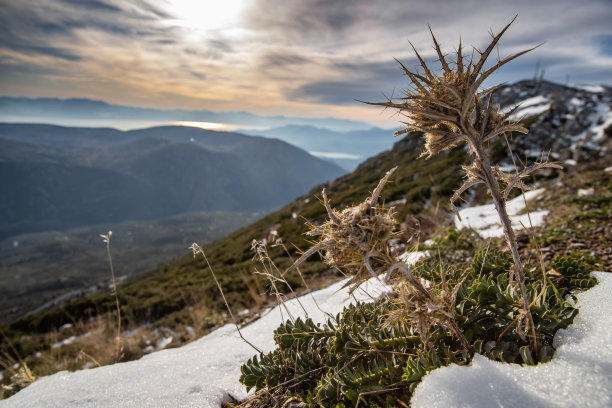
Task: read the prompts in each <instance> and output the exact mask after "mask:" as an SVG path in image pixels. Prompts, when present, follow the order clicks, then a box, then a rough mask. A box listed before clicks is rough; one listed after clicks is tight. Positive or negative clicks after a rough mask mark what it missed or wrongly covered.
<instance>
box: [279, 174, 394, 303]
mask: <svg viewBox="0 0 612 408" xmlns="http://www.w3.org/2000/svg"><path fill="white" fill-rule="evenodd" d="M395 169H396V168H393V169H391V170H390V171H388V172H387V174H386V175H385V176H384V177H383V179H382V180H381V181H380V182H379V184H378V186H377V187H376V189H375V190H374V192H373V193H372V195H371V196H370V197H368V198H367V199H366V200H365V201H364V202H362V203H360V204H358V205H355V206H353V207H348V208H345V209H344V210H343V211H341V212H338V211H336V210H334V209H332V208H331V206H330V204H329V200H328V198H327V194H326V192H325V189H324V190H323V191H322V195H323V203H324V205H325V208H326V210H327V214H328V215H329V219H328V220H327V221H325V222H324V223H322V224H320V225H316V224H308V226H309V227H310V231H308V232H307V235H310V236H317V237H319V241H318V243H316V244H315V245H314V246H313V247H312V248H310V249H309V250H308V251H306V252H305V253H304V254H303V255H302V256H301V257H300V258H299V259H298V260H297V261H296V262H295V263H294V264H293V265H292V266H291V268H290V269H292V268H295V267H297V266H298V265H299V264H301V263H302V262H303V261H305V260H306V258H308V257H309V256H310V255H312V254H314V253H315V252H318V251H324V256H323V259H324V261H325V262H326V263H327V264H328V265H330V266H332V267H334V268H338V269H339V270H341V271H343V272H345V273H346V274H347V275H349V276H350V277H351V279H350V280H349V281H348V283H347V284H346V286H350V290H351V291H353V290H354V289H356V288H357V287H358V286H359V285H360V284H361V283H363V282H365V281H366V280H368V279H369V278H371V277H376V276H378V275H380V274H383V273H386V272H387V269H388V267H389V265H391V264H392V263H394V262H395V260H394V257H393V255H392V254H391V240H392V239H394V238H396V237H397V236H398V234H397V233H396V232H394V228H395V224H396V222H395V219H394V218H393V211H392V210H390V209H388V208H385V207H384V206H380V205H379V204H378V198H379V196H380V193H381V191H382V188H383V187H384V185H385V183H386V182H387V181H388V180H389V177H390V176H391V174H392V173H393V172H394V171H395Z"/></svg>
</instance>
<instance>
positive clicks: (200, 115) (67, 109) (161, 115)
mask: <svg viewBox="0 0 612 408" xmlns="http://www.w3.org/2000/svg"><path fill="white" fill-rule="evenodd" d="M45 119H50V120H47V121H45ZM62 119H85V120H90V121H91V120H107V121H109V124H110V123H112V121H113V120H133V121H152V122H158V123H159V122H160V121H167V122H176V121H202V122H218V123H226V124H233V125H240V126H244V127H278V126H284V125H288V124H301V125H312V126H318V127H322V128H328V129H333V130H338V131H346V130H355V129H368V128H369V127H370V125H368V124H366V123H362V122H357V121H351V120H345V119H336V118H322V119H313V118H299V117H289V116H261V115H255V114H252V113H249V112H236V111H233V112H213V111H209V110H204V109H202V110H185V109H174V110H170V109H150V108H138V107H132V106H123V105H112V104H108V103H106V102H103V101H96V100H91V99H58V98H35V99H33V98H14V97H0V121H3V122H24V123H30V122H34V123H58V122H56V121H57V120H59V121H61V120H62ZM51 120H53V121H51Z"/></svg>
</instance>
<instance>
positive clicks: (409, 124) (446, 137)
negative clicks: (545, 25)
mask: <svg viewBox="0 0 612 408" xmlns="http://www.w3.org/2000/svg"><path fill="white" fill-rule="evenodd" d="M515 19H516V17H515ZM513 22H514V19H513V20H512V21H511V22H510V23H509V24H508V25H507V26H506V27H504V29H503V30H502V31H501V32H500V33H499V34H497V35H495V36H493V40H492V41H491V43H490V44H489V45H488V47H487V48H486V49H485V51H483V52H480V51H478V50H476V49H475V50H474V52H473V53H472V57H471V58H470V60H469V62H468V64H464V57H463V54H462V47H461V41H460V42H459V47H458V49H457V51H456V52H455V53H454V58H451V59H448V60H447V56H445V55H444V54H443V53H442V50H441V48H440V45H439V44H438V41H437V40H436V37H435V36H434V34H433V32H431V35H432V38H433V42H434V49H435V50H436V53H437V55H438V58H439V62H440V65H441V70H440V72H436V71H433V70H432V69H430V67H429V66H428V65H427V64H426V63H425V61H424V60H423V58H422V57H421V55H420V54H419V53H418V51H417V50H416V48H415V47H414V46H413V49H414V52H415V54H416V56H417V58H418V60H419V63H420V66H421V69H422V72H419V71H414V72H413V71H411V70H409V69H408V68H406V67H405V66H404V65H403V64H402V63H401V62H400V65H401V66H402V69H403V70H404V72H405V74H406V75H407V76H408V77H409V78H410V81H411V83H410V85H409V86H408V88H407V90H406V91H405V95H404V97H402V98H398V99H395V100H393V99H389V100H388V101H387V102H377V103H371V104H374V105H380V106H384V107H389V108H393V109H397V110H398V111H399V112H400V113H401V114H402V115H403V116H405V117H406V118H407V121H405V122H403V124H405V125H406V128H405V129H403V130H400V131H398V132H396V135H400V134H403V133H407V132H410V131H420V132H423V133H424V134H425V153H426V154H427V155H428V156H432V155H434V154H436V153H439V152H441V151H443V150H447V149H450V148H452V147H454V146H456V145H458V144H460V143H461V142H467V143H468V145H469V146H470V149H472V150H473V145H474V142H476V141H479V142H484V141H486V140H488V139H490V138H492V137H493V136H495V135H498V134H500V133H503V132H506V131H518V132H522V133H527V130H526V129H525V128H523V127H522V126H519V125H517V124H516V123H508V119H509V118H510V117H511V115H512V114H513V113H514V112H515V110H512V111H510V112H507V113H505V114H504V115H502V114H501V113H500V112H499V111H498V110H497V109H493V107H492V106H491V97H492V94H493V91H494V90H495V89H496V88H497V87H498V86H494V87H491V88H488V89H485V90H480V87H481V85H482V83H483V82H484V80H485V79H487V78H488V77H489V76H490V75H491V74H492V73H493V72H495V71H496V70H497V69H498V68H500V67H501V66H502V65H504V64H506V63H508V62H509V61H511V60H513V59H515V58H517V57H519V56H520V55H523V54H525V53H526V52H529V51H531V50H532V49H533V48H532V49H529V50H525V51H522V52H519V53H517V54H514V55H512V56H509V57H507V58H504V59H502V60H499V61H498V62H497V63H496V64H494V65H493V66H492V67H490V68H488V69H486V70H485V69H484V65H485V62H486V60H487V58H488V57H489V55H490V54H491V52H492V51H493V49H494V48H495V46H496V45H497V44H498V42H499V39H500V38H501V36H502V35H503V34H504V32H505V31H506V30H507V29H508V27H509V26H510V25H511V24H512V23H513ZM430 31H431V29H430ZM474 54H479V55H480V58H479V59H478V61H474ZM398 62H399V61H398Z"/></svg>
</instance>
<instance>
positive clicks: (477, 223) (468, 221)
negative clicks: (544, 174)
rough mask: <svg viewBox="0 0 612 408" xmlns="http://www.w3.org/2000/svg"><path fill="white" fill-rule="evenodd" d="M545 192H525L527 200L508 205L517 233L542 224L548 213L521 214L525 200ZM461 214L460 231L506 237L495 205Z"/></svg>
mask: <svg viewBox="0 0 612 408" xmlns="http://www.w3.org/2000/svg"><path fill="white" fill-rule="evenodd" d="M543 191H544V189H538V190H533V191H527V192H525V198H523V196H522V195H520V196H518V197H516V198H513V199H512V200H509V201H508V202H507V203H506V209H507V210H508V215H509V216H510V220H511V221H512V227H513V228H514V230H515V231H520V230H522V229H523V226H525V227H527V228H529V227H531V226H533V227H535V226H538V225H541V224H542V222H543V221H544V217H545V216H546V214H548V211H532V212H530V214H526V213H525V214H519V213H520V212H521V211H522V210H523V209H524V208H525V199H526V200H527V201H529V200H532V199H534V198H535V197H537V196H538V195H539V194H541V193H542V192H543ZM459 214H460V215H461V220H459V218H457V216H455V226H456V227H457V228H459V229H461V228H474V229H475V230H477V231H478V233H479V234H480V235H481V236H482V237H483V238H492V237H503V236H504V230H503V228H502V225H501V224H500V222H499V216H498V215H497V212H496V211H495V206H494V205H493V204H485V205H479V206H476V207H470V208H464V209H462V210H460V211H459ZM530 220H531V221H530Z"/></svg>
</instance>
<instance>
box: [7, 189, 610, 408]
mask: <svg viewBox="0 0 612 408" xmlns="http://www.w3.org/2000/svg"><path fill="white" fill-rule="evenodd" d="M538 193H539V191H533V192H528V193H527V199H531V198H533V197H535V196H536V195H537V194H538ZM523 205H524V203H523V198H522V197H518V198H517V199H515V200H512V201H510V202H509V203H508V206H509V212H511V213H512V214H516V213H517V212H519V211H520V210H521V209H522V208H523ZM493 212H494V210H493V208H492V205H490V206H480V207H475V208H469V209H464V210H462V211H461V215H462V218H463V220H464V221H463V222H462V223H460V224H459V223H458V224H457V225H458V226H460V225H469V226H472V227H476V228H478V229H479V230H480V231H484V232H481V233H482V234H483V235H485V236H493V233H494V232H495V234H499V235H502V234H503V233H502V232H500V231H501V227H500V226H497V227H496V226H495V223H496V221H495V217H496V214H495V215H494V214H493ZM531 215H532V220H536V221H534V224H535V223H536V222H538V221H541V220H542V218H543V215H541V216H539V215H534V213H532V214H531ZM519 217H522V216H519ZM513 218H514V219H515V220H517V219H518V218H517V217H516V216H515V217H513ZM523 222H524V223H525V224H526V225H528V220H526V219H525V220H523ZM519 226H520V224H519ZM411 258H415V259H413V260H416V259H417V258H418V254H414V255H412V256H411ZM595 276H596V277H597V279H598V280H599V282H600V283H599V284H598V285H597V286H596V287H595V288H593V289H590V290H588V291H587V292H584V293H581V294H579V295H578V304H577V307H578V308H579V309H580V314H579V315H578V317H576V319H575V321H574V323H573V324H572V325H571V326H570V327H569V328H568V329H566V330H562V331H559V332H558V333H557V335H556V337H555V346H556V347H557V352H556V354H555V358H554V359H553V360H552V361H551V362H549V363H546V364H540V365H538V366H536V367H528V366H519V365H511V364H502V363H498V362H494V361H489V360H488V359H486V358H484V357H482V356H478V355H477V356H476V357H475V358H474V361H473V362H472V364H471V365H470V366H468V367H459V366H456V365H451V366H449V367H444V368H440V369H437V370H434V371H432V372H431V373H430V374H428V375H426V376H425V377H424V379H423V381H422V383H421V384H420V385H419V386H418V387H417V389H416V392H415V395H414V398H413V401H412V408H426V407H431V408H443V407H444V408H451V407H471V408H485V407H486V408H489V407H535V408H544V407H547V408H557V407H600V408H604V407H612V330H611V329H610V328H612V296H610V293H612V274H609V273H596V274H595ZM342 284H343V282H339V283H336V284H334V285H332V286H330V287H328V288H326V289H323V290H320V291H317V292H314V293H312V294H311V295H306V296H303V297H301V298H300V302H298V301H296V300H292V301H289V302H287V307H288V308H289V311H290V312H291V314H292V315H293V316H294V317H297V316H302V317H304V316H305V312H304V310H302V306H303V307H304V309H306V310H307V311H308V316H309V317H311V318H313V320H315V321H318V322H324V321H325V320H326V315H325V314H324V313H323V312H322V311H325V312H327V313H332V314H336V313H338V312H340V311H341V310H342V308H343V307H344V306H345V305H347V304H348V303H350V302H352V301H354V300H355V299H351V298H349V296H348V295H347V290H346V289H341V287H342ZM381 290H384V287H383V286H382V285H381V284H379V283H378V282H373V283H372V282H369V283H367V284H366V285H365V286H364V287H363V290H360V291H359V293H356V298H358V299H359V300H364V301H367V300H370V299H372V298H373V297H376V296H377V295H378V294H379V293H380V292H381ZM315 300H316V303H317V304H318V307H317V304H315ZM300 303H301V305H302V306H300ZM319 307H320V309H319ZM286 318H287V312H286V311H285V310H282V309H281V308H279V307H277V308H274V309H273V310H271V311H270V312H269V313H267V314H266V315H264V316H263V317H262V318H261V319H259V320H257V321H255V322H254V323H252V324H250V325H249V326H247V327H244V328H243V329H242V332H243V335H244V336H245V337H246V338H247V339H248V340H249V341H250V342H252V343H254V344H255V345H256V346H257V347H259V348H260V349H262V350H263V351H271V350H272V349H273V348H274V341H273V339H272V332H273V330H274V329H276V327H277V326H278V324H279V323H280V322H281V321H283V320H285V319H286ZM254 354H256V352H255V350H253V349H252V348H251V347H250V346H248V345H247V344H246V343H245V342H243V341H242V340H241V339H240V338H239V336H238V334H237V332H236V329H235V327H234V326H233V325H226V326H224V327H221V328H220V329H218V330H216V331H214V332H212V333H211V334H209V335H207V336H205V337H203V338H201V339H199V340H197V341H195V342H193V343H190V344H188V345H186V346H184V347H181V348H177V349H170V350H163V351H159V352H155V353H152V354H150V355H147V356H145V357H143V358H142V359H140V360H138V361H131V362H128V363H120V364H115V365H112V366H106V367H100V368H95V369H90V370H82V371H77V372H74V373H68V372H60V373H57V374H54V375H52V376H49V377H44V378H41V379H40V380H38V381H37V382H35V383H34V384H32V385H30V386H29V387H28V388H26V389H25V390H23V391H21V392H19V393H18V394H16V395H14V396H13V397H11V398H9V399H8V400H5V401H0V407H2V408H4V407H7V408H8V407H67V408H71V407H75V408H76V407H173V408H174V407H219V406H220V403H221V401H223V400H224V399H225V398H226V397H227V395H228V393H229V394H231V395H232V396H234V397H236V398H243V397H245V396H246V393H245V390H244V387H243V386H242V385H241V384H240V383H239V382H238V378H239V376H240V366H241V365H242V364H243V363H244V362H245V361H246V360H247V359H248V358H250V357H252V356H253V355H254Z"/></svg>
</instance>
